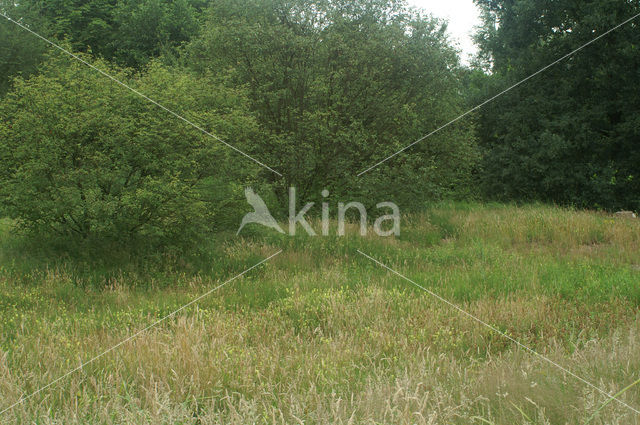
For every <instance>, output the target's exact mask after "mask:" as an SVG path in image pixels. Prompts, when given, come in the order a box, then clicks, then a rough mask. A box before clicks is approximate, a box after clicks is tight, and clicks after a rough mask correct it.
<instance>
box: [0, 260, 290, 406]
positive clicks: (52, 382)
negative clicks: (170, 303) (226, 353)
mask: <svg viewBox="0 0 640 425" xmlns="http://www.w3.org/2000/svg"><path fill="white" fill-rule="evenodd" d="M281 252H282V250H279V251H278V252H276V253H275V254H271V255H270V256H269V257H267V258H265V259H264V260H262V261H260V262H259V263H256V264H254V265H253V266H251V267H249V268H248V269H246V270H245V271H243V272H242V273H239V274H237V275H235V276H234V277H232V278H231V279H229V280H227V281H226V282H224V283H221V284H220V285H218V286H216V287H215V288H213V289H210V290H208V291H207V292H205V293H204V294H202V295H200V296H199V297H197V298H195V299H193V300H191V301H189V302H188V303H187V304H185V305H183V306H182V307H180V308H179V309H177V310H174V311H172V312H171V313H169V314H167V315H166V316H164V317H162V318H160V319H158V320H156V321H155V322H153V323H152V324H150V325H149V326H147V327H146V328H144V329H142V330H139V331H138V332H136V333H134V334H133V335H130V336H129V337H127V338H125V339H123V340H122V341H120V342H119V343H117V344H116V345H114V346H113V347H111V348H109V349H108V350H105V351H103V352H102V353H100V354H98V355H97V356H95V357H93V358H91V359H89V360H87V361H86V362H84V363H82V364H81V365H80V366H78V367H76V368H75V369H73V370H70V371H69V372H67V373H65V374H64V375H62V376H60V377H58V378H56V379H54V380H53V381H51V382H49V383H48V384H47V385H45V386H44V387H41V388H39V389H37V390H36V391H34V392H32V393H31V394H29V395H26V396H23V397H21V398H20V399H19V400H18V401H16V402H15V403H13V404H12V405H10V406H9V407H6V408H5V409H3V410H1V411H0V415H2V414H3V413H5V412H6V411H8V410H10V409H12V408H14V407H15V406H17V405H18V404H20V403H23V402H24V401H26V400H28V399H30V398H31V397H33V396H34V395H36V394H38V393H40V392H42V391H44V390H46V389H47V388H49V387H51V386H52V385H55V384H56V383H58V382H60V381H61V380H63V379H64V378H66V377H67V376H69V375H71V374H72V373H74V372H77V371H79V370H80V369H82V368H83V367H85V366H86V365H88V364H89V363H92V362H94V361H96V360H98V359H99V358H100V357H102V356H104V355H105V354H108V353H110V352H111V351H113V350H115V349H116V348H118V347H120V346H121V345H123V344H125V343H127V342H129V341H131V340H132V339H134V338H136V337H137V336H139V335H140V334H142V333H144V332H146V331H148V330H149V329H151V328H153V327H154V326H156V325H158V324H159V323H160V322H162V321H164V320H166V319H168V318H170V317H173V316H175V315H176V314H177V313H178V312H180V311H182V310H184V309H185V308H187V307H189V306H190V305H193V304H194V303H196V302H198V301H200V300H201V299H203V298H204V297H206V296H207V295H210V294H211V293H213V292H214V291H217V290H218V289H220V288H222V287H223V286H225V285H226V284H228V283H230V282H233V281H234V280H236V279H237V278H239V277H240V276H243V275H244V274H246V273H248V272H249V271H251V270H253V269H255V268H256V267H258V266H259V265H261V264H263V263H265V262H267V261H269V260H270V259H272V258H273V257H275V256H276V255H278V254H280V253H281Z"/></svg>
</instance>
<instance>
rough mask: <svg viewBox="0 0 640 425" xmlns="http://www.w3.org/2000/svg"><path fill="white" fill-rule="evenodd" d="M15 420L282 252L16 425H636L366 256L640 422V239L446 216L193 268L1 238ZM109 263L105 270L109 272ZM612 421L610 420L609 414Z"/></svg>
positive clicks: (4, 342) (5, 344)
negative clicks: (80, 254)
mask: <svg viewBox="0 0 640 425" xmlns="http://www.w3.org/2000/svg"><path fill="white" fill-rule="evenodd" d="M2 226H3V230H2V232H3V233H2V234H3V236H2V239H1V241H0V246H1V247H2V250H1V251H0V400H2V401H1V402H0V410H1V409H2V408H3V407H4V406H7V405H9V404H11V403H13V402H14V401H17V400H18V399H19V398H20V396H21V395H23V394H28V393H30V392H32V391H34V390H36V389H38V388H40V387H41V386H43V385H46V384H47V383H49V382H51V381H52V380H53V379H55V378H56V377H58V376H60V375H62V374H64V373H65V372H66V371H68V370H71V369H73V368H74V367H76V366H77V365H79V364H80V363H81V362H82V361H83V360H87V359H89V358H91V357H92V356H94V355H96V354H98V353H100V352H102V351H103V350H104V349H106V348H108V347H110V346H112V345H114V344H116V343H117V342H119V341H120V340H122V339H124V338H125V337H127V336H128V335H130V334H132V333H133V332H135V330H137V329H141V328H143V327H145V326H146V325H148V324H149V323H152V322H153V321H154V320H156V319H157V318H159V317H162V316H164V315H165V314H167V313H168V312H170V311H173V310H174V309H176V308H178V307H179V306H181V305H183V304H185V303H186V302H188V301H189V300H191V299H193V298H194V297H195V296H197V295H198V294H201V293H203V292H205V291H206V290H208V289H209V288H212V287H213V286H214V285H216V284H217V283H219V282H221V281H223V280H226V279H227V278H229V277H231V276H232V275H234V274H236V273H237V272H239V271H242V270H243V269H245V268H246V267H248V266H250V265H252V264H254V263H255V262H257V261H259V260H260V259H262V258H264V257H267V256H268V255H270V254H271V253H273V252H275V251H276V250H277V249H280V248H283V249H284V252H283V253H282V254H281V255H279V256H278V257H275V258H274V259H273V261H271V262H269V263H267V264H265V265H264V266H263V267H261V268H260V269H257V270H255V271H253V272H252V273H250V274H249V275H247V276H245V277H244V278H242V279H239V280H237V281H234V282H233V283H232V284H230V285H229V286H226V287H224V288H222V289H221V290H220V291H217V292H215V293H213V294H211V295H210V296H209V297H207V298H205V299H203V300H202V301H201V302H199V303H198V305H196V306H192V307H190V308H188V309H187V310H185V311H184V312H182V313H181V314H180V315H178V316H176V317H174V318H172V319H170V320H168V321H167V322H164V323H163V324H161V325H160V326H158V327H157V328H154V329H153V330H150V331H149V332H147V333H145V334H143V335H141V336H140V337H138V338H136V339H135V340H133V341H131V342H129V343H127V344H125V345H123V346H121V347H119V348H118V349H117V351H115V352H113V353H111V354H109V355H107V356H104V357H102V358H100V359H99V360H97V361H96V362H94V363H91V364H90V365H88V366H86V367H85V368H84V369H83V370H82V371H79V372H77V373H75V374H73V375H72V376H70V377H68V378H66V379H65V380H63V381H62V382H60V383H59V384H58V385H56V386H55V387H52V388H49V389H47V390H45V391H43V392H42V393H40V394H38V395H37V396H35V397H33V398H31V399H29V400H27V401H26V402H24V403H22V404H20V405H18V406H16V407H14V408H13V409H11V410H10V411H8V412H6V413H5V414H4V415H2V416H0V422H2V421H3V420H4V421H6V422H8V423H16V422H17V423H65V424H66V423H83V424H84V423H185V424H191V423H192V424H197V423H200V424H202V423H211V424H213V423H221V424H222V423H224V424H247V423H265V424H266V423H283V424H285V423H286V424H289V423H305V424H325V423H338V424H340V423H343V424H348V423H351V424H360V423H366V424H374V423H388V424H402V423H406V424H414V423H416V424H421V423H424V424H434V423H436V424H473V423H478V424H481V423H495V424H515V423H517V424H520V423H522V424H524V423H534V424H582V423H584V422H586V421H588V420H591V422H590V423H592V424H635V423H639V422H640V418H639V417H638V416H637V415H635V414H634V413H633V412H632V411H631V410H629V409H627V408H625V407H624V406H622V405H620V404H618V403H616V402H612V403H607V400H608V399H607V398H606V397H604V396H603V395H601V394H600V393H598V392H597V391H595V390H593V389H591V388H589V387H587V386H585V385H584V384H582V383H580V382H579V381H576V380H575V379H573V378H572V377H570V376H565V375H564V374H563V373H562V372H561V371H559V370H558V369H556V368H554V367H552V366H551V365H549V364H548V363H546V362H544V361H542V360H540V359H539V358H537V357H535V356H533V355H531V354H529V353H527V352H523V351H522V350H518V349H517V347H514V346H513V344H511V343H509V341H508V340H505V339H504V338H502V337H501V336H499V335H497V334H495V333H493V332H492V331H491V330H489V329H487V328H484V327H482V326H480V325H478V324H477V323H476V322H473V321H470V320H468V319H466V318H465V317H463V316H461V315H460V314H458V313H457V312H456V311H455V310H452V309H451V308H449V307H447V306H446V305H444V304H442V303H440V302H439V301H438V300H436V299H433V298H432V297H430V296H429V295H428V294H426V293H424V292H422V291H420V290H418V289H417V288H415V287H412V286H408V285H407V284H406V282H405V281H403V280H402V279H399V278H397V277H395V276H394V275H392V274H390V273H388V272H386V271H385V270H384V269H382V268H380V267H379V266H377V265H375V264H373V263H372V262H371V261H369V260H367V259H365V258H363V257H362V256H360V255H359V254H357V252H356V249H360V250H362V251H364V252H367V253H368V254H370V255H372V256H373V257H375V258H378V259H379V260H380V261H383V262H385V263H387V264H389V265H390V266H391V267H393V268H394V269H396V270H398V271H400V272H401V273H403V274H405V275H407V276H408V277H410V278H411V279H413V280H415V281H416V282H418V283H420V284H421V285H423V286H425V287H429V288H430V289H431V290H433V291H435V292H437V293H438V294H440V295H442V296H444V297H446V298H448V299H450V300H452V301H454V302H456V303H458V304H459V305H460V306H461V307H462V308H464V309H466V310H467V311H469V312H470V313H472V314H474V315H476V316H478V317H480V318H482V319H483V320H485V321H486V322H488V323H491V324H493V325H494V326H496V327H498V328H499V329H501V330H503V331H504V332H506V333H508V334H509V335H510V336H512V337H514V338H516V339H518V340H519V341H521V342H522V343H524V344H527V345H529V346H530V347H532V348H534V349H535V350H537V351H539V352H541V353H543V354H544V355H545V356H548V357H549V358H550V359H552V360H553V361H555V362H557V363H559V364H562V365H563V366H564V367H566V368H568V369H570V370H571V371H573V372H574V373H576V374H577V375H579V376H581V377H583V378H584V379H586V380H588V381H590V382H592V383H594V384H595V385H597V386H599V387H600V388H602V389H603V390H605V391H607V392H609V393H611V394H614V393H618V392H620V399H621V400H623V401H625V402H626V403H628V404H631V405H633V406H636V408H639V407H640V389H639V386H631V387H629V388H628V390H626V391H624V392H621V390H623V389H625V387H627V386H629V384H631V383H633V382H635V381H637V380H638V378H640V346H639V344H640V341H639V338H638V331H639V330H640V316H639V315H638V306H639V305H640V292H639V289H638V287H639V286H640V285H639V283H640V271H639V270H638V267H637V266H638V265H640V224H638V222H636V221H633V220H623V219H613V218H612V217H610V216H607V215H604V214H599V213H591V212H585V211H572V210H567V209H559V208H554V207H548V206H542V205H534V206H524V207H515V206H504V205H478V204H441V205H437V206H434V207H433V208H430V209H429V210H427V211H425V213H424V214H418V215H412V216H409V217H405V218H404V219H403V227H402V233H401V236H400V237H398V238H393V239H389V238H379V237H377V236H374V235H372V234H370V235H369V236H366V237H364V238H361V237H360V236H358V235H357V231H358V226H357V224H353V225H351V226H348V229H347V230H348V234H347V236H345V237H343V238H339V237H336V236H332V237H326V238H322V237H309V236H304V235H299V236H296V237H295V238H290V237H286V236H283V235H280V234H275V233H270V232H269V231H262V230H260V229H253V233H252V234H251V236H249V237H245V238H236V237H235V236H234V235H232V234H231V233H229V234H218V235H216V238H215V240H212V241H211V243H210V245H208V246H205V247H203V248H202V251H201V252H200V253H199V254H198V255H195V256H192V257H177V258H164V257H162V256H160V257H158V258H154V257H153V256H151V257H147V258H146V259H145V260H144V261H131V262H127V261H125V260H122V261H120V260H119V261H107V260H106V259H105V260H104V261H102V263H101V264H102V266H101V267H97V266H95V264H94V263H92V262H91V261H88V260H87V259H82V260H78V259H76V258H73V257H69V256H67V257H64V258H60V257H59V258H56V257H50V256H49V255H50V254H49V253H46V250H45V251H41V252H44V253H42V254H38V255H35V254H34V253H37V251H36V250H32V249H31V248H30V247H29V246H28V245H25V244H26V243H27V242H25V241H23V240H20V239H19V238H17V237H15V236H11V235H10V234H9V233H8V228H9V227H10V223H9V222H7V221H4V222H2ZM96 263H100V261H98V260H96ZM596 413H597V414H596Z"/></svg>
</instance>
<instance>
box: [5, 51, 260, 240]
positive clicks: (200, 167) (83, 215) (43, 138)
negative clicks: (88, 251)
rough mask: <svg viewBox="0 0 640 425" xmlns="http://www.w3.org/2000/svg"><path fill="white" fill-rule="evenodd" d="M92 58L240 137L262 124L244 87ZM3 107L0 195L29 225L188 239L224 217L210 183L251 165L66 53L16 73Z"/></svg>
mask: <svg viewBox="0 0 640 425" xmlns="http://www.w3.org/2000/svg"><path fill="white" fill-rule="evenodd" d="M85 59H86V60H90V59H89V57H85ZM96 66H98V67H101V68H105V69H108V72H109V73H111V74H113V75H115V76H116V78H118V79H120V80H122V81H126V82H127V84H130V85H131V86H132V87H134V88H135V89H136V90H139V91H140V92H142V93H145V94H147V95H149V96H150V97H152V98H154V99H157V100H158V101H159V102H161V103H162V104H164V105H166V106H167V107H168V108H170V109H172V110H174V111H176V112H177V113H179V114H182V115H184V116H185V117H186V118H188V119H190V120H193V121H194V122H197V123H198V124H199V125H201V126H202V127H203V128H205V129H206V130H208V131H211V132H213V133H216V134H217V135H220V136H222V137H231V136H233V140H234V142H235V143H237V144H239V147H243V142H242V141H243V140H247V139H248V138H249V137H248V136H249V135H250V134H252V133H253V132H254V131H255V126H254V123H253V121H252V120H251V119H250V118H248V117H247V115H245V114H244V113H243V112H242V110H243V108H244V103H243V97H242V96H241V94H239V93H238V92H236V91H232V90H228V89H224V88H223V87H221V86H220V85H216V84H215V83H213V82H212V81H211V79H208V78H202V77H201V78H199V79H194V78H192V77H191V76H189V75H187V74H185V73H180V72H178V71H176V70H172V71H169V70H167V69H164V68H163V67H161V66H159V65H152V66H151V67H150V68H149V69H148V71H147V72H145V73H144V74H142V75H138V74H136V75H129V74H127V73H126V72H125V71H123V70H120V69H116V68H113V67H108V65H106V64H105V63H102V62H97V63H96ZM0 117H1V121H0V162H1V163H2V164H3V165H2V169H1V171H0V173H1V174H0V200H1V203H2V205H3V208H4V210H5V211H6V212H7V213H8V214H9V215H10V216H11V217H13V218H15V219H17V220H18V223H19V224H20V225H21V226H22V227H24V228H27V229H30V230H33V231H39V232H54V233H56V234H63V235H67V236H68V235H76V236H78V237H80V238H83V239H85V238H89V237H99V238H112V239H127V240H128V239H130V238H133V237H135V236H145V237H153V238H158V239H161V240H172V241H173V240H179V239H185V240H188V239H190V238H192V237H193V236H194V235H195V234H196V233H198V232H200V231H201V230H202V229H203V227H205V226H207V225H209V224H212V222H213V220H215V219H216V216H215V213H216V205H214V204H213V203H212V202H210V201H211V200H213V199H215V196H214V195H212V194H211V193H205V192H204V189H203V188H204V187H208V188H212V187H213V188H215V187H216V186H217V189H216V190H219V191H228V190H229V187H228V186H229V183H228V182H229V181H230V179H233V178H235V179H240V178H242V177H243V175H244V173H245V172H244V171H243V170H246V169H249V170H253V168H252V166H251V164H250V163H243V164H242V166H241V165H238V164H237V165H236V166H234V167H231V166H230V161H229V159H228V156H229V155H235V153H232V151H230V150H229V149H228V148H227V147H225V146H223V145H222V144H220V143H219V142H218V141H216V140H214V139H212V138H210V137H208V136H206V135H204V134H202V133H201V132H199V131H198V130H196V129H194V128H193V127H191V126H189V125H187V124H186V123H184V122H183V121H181V120H179V119H176V118H175V117H173V116H172V115H170V114H169V113H167V112H166V111H163V110H161V109H160V108H158V107H157V106H155V105H153V104H151V103H149V102H148V101H146V100H145V99H143V98H141V97H140V96H138V95H136V94H134V93H133V92H131V91H130V90H127V89H125V88H123V87H122V86H120V85H118V84H116V83H115V82H113V81H111V80H110V79H108V78H106V77H105V76H103V75H100V74H99V73H97V72H96V71H94V70H92V69H90V68H88V67H87V66H85V65H83V64H80V63H79V62H77V61H74V60H71V59H69V58H67V57H62V58H57V59H55V58H54V59H51V60H50V61H49V62H48V63H47V65H46V66H45V68H44V69H43V70H42V72H41V73H40V74H39V75H38V76H36V77H33V78H31V79H28V80H17V81H16V82H15V89H14V91H13V92H11V93H10V94H8V95H7V97H6V99H5V100H4V101H3V103H2V104H0ZM233 159H237V158H236V157H235V156H234V157H233ZM214 180H215V181H217V182H218V184H217V185H212V184H211V182H212V181H214ZM225 184H226V186H224V185H225Z"/></svg>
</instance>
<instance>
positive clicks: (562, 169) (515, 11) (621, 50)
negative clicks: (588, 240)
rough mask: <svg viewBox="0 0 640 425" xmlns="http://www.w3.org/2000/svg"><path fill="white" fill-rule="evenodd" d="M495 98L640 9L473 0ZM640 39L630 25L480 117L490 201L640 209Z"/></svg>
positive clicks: (614, 3) (612, 3) (628, 4)
mask: <svg viewBox="0 0 640 425" xmlns="http://www.w3.org/2000/svg"><path fill="white" fill-rule="evenodd" d="M476 3H477V4H478V5H479V6H480V7H481V9H482V10H483V16H484V27H483V29H482V31H480V33H479V34H478V37H477V39H478V42H479V44H480V48H481V52H482V53H483V55H484V59H485V60H487V61H489V62H491V63H492V76H491V79H492V82H491V83H490V84H489V87H491V88H492V90H490V92H487V93H485V96H488V95H490V94H493V93H495V92H497V91H499V90H500V89H501V88H506V87H508V86H510V85H511V84H513V83H515V82H516V81H519V80H521V79H522V78H524V77H526V76H528V75H530V74H532V73H534V72H536V71H538V70H539V69H541V68H542V67H544V66H546V65H547V64H549V63H551V62H553V61H555V60H556V59H558V58H560V57H562V56H563V55H565V54H567V53H569V52H571V51H572V50H574V49H576V48H577V47H579V46H581V45H583V44H584V43H586V42H588V41H590V40H592V39H593V38H595V37H596V36H598V35H599V34H602V33H604V32H605V31H606V30H608V29H610V28H612V27H614V26H615V25H617V24H619V23H620V22H622V21H624V20H625V19H627V18H629V17H631V16H633V15H635V14H637V13H638V12H639V11H640V4H638V2H637V1H628V0H606V1H601V0H599V1H583V2H575V1H569V0H562V1H552V2H551V1H548V0H476ZM638 69H640V33H638V23H637V22H632V23H630V24H627V25H625V26H623V27H621V28H619V29H617V30H616V31H614V32H612V33H610V34H608V35H606V36H605V37H603V38H602V39H600V40H598V41H596V42H595V43H593V44H591V45H589V46H587V47H585V48H584V49H582V50H581V51H579V52H578V53H576V54H575V55H573V56H571V57H570V58H568V59H566V60H564V61H563V62H561V63H559V64H557V65H555V66H554V67H552V68H550V69H548V70H546V71H545V72H544V73H543V74H540V75H538V76H536V77H535V78H533V79H531V80H530V81H528V82H526V83H525V84H523V85H522V86H520V87H518V88H517V89H515V90H513V91H511V92H509V93H508V94H506V95H504V96H502V97H501V98H500V99H498V100H496V101H495V102H493V103H492V104H490V105H487V107H485V108H483V111H482V117H481V120H480V125H479V135H480V140H481V146H482V147H483V150H484V152H485V161H484V170H485V171H486V175H485V181H486V186H487V188H488V192H489V193H490V194H491V195H492V196H496V197H499V198H507V199H539V200H544V201H553V202H559V203H564V204H573V205H577V206H589V207H600V208H608V209H620V208H624V209H640V121H639V119H638V116H639V114H638V112H639V111H640V99H639V97H638V96H636V95H634V93H638V92H639V89H640V79H638V72H637V70H638Z"/></svg>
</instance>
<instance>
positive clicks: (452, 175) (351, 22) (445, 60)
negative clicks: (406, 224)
mask: <svg viewBox="0 0 640 425" xmlns="http://www.w3.org/2000/svg"><path fill="white" fill-rule="evenodd" d="M188 53H189V55H188V57H187V61H188V62H189V64H190V65H191V66H192V67H193V68H195V69H196V70H198V71H201V72H205V71H216V70H217V71H219V72H225V73H226V72H227V70H229V71H231V75H232V79H231V81H230V82H231V83H232V84H235V85H236V86H243V87H244V86H246V87H248V89H249V94H250V99H251V106H252V109H253V110H254V111H255V112H256V114H257V117H258V119H259V122H260V124H261V126H262V128H264V129H265V132H266V133H267V135H268V137H267V138H266V140H265V141H264V142H263V143H261V144H260V145H259V146H257V148H256V150H255V151H254V153H255V155H257V156H258V157H260V158H264V161H265V162H267V163H268V164H270V165H271V166H274V167H276V168H277V169H278V170H280V171H282V172H283V173H284V174H285V179H283V180H282V181H278V182H273V183H276V184H275V188H276V191H277V194H278V196H279V197H280V199H281V200H283V201H284V200H285V199H286V188H287V187H289V186H296V187H297V188H298V194H299V197H300V198H302V199H306V200H309V199H316V200H320V191H321V190H322V189H324V188H328V189H329V190H330V192H331V193H332V196H335V197H340V198H345V197H349V198H350V199H359V200H362V201H364V202H365V203H367V204H369V205H371V204H375V203H376V202H378V201H380V200H383V199H387V200H388V199H393V200H394V201H396V202H397V203H399V204H400V205H401V206H403V207H405V208H407V207H417V206H420V205H421V203H422V202H424V201H425V200H427V199H434V198H440V197H444V196H452V195H455V194H458V195H459V194H461V193H463V192H465V190H466V187H468V183H469V178H470V171H471V170H472V169H473V167H474V165H475V163H476V162H477V154H476V151H475V144H474V136H473V129H472V127H471V125H469V123H461V125H460V126H458V127H457V128H456V129H451V130H446V131H443V132H441V133H439V134H438V135H436V136H434V137H432V138H430V139H429V140H428V141H426V142H425V143H422V144H420V145H418V146H415V147H414V148H412V149H411V150H410V151H409V152H407V154H402V155H399V156H398V157H397V158H395V159H394V160H393V161H391V162H389V163H387V164H385V165H384V166H383V167H380V168H378V169H376V170H375V171H372V172H370V173H368V174H365V175H364V176H363V177H359V178H358V177H356V176H355V174H357V173H358V172H359V171H362V170H364V169H365V168H367V167H368V166H370V165H373V164H374V163H375V162H377V161H378V160H381V159H383V158H385V157H386V156H388V155H390V154H392V153H394V152H395V151H397V150H398V149H399V148H401V147H404V146H406V145H407V144H409V143H411V142H412V141H414V140H416V139H417V138H418V137H420V136H422V135H424V134H425V133H427V132H429V131H431V130H433V129H434V128H436V127H437V126H438V125H439V124H443V123H444V122H446V121H448V120H449V119H450V118H451V117H452V116H455V115H456V114H458V113H459V112H461V108H462V106H463V104H462V101H461V99H460V98H459V92H460V84H459V78H458V73H459V71H460V68H459V64H458V59H457V56H456V52H455V50H454V49H453V48H452V47H451V46H450V45H449V43H448V40H447V38H446V33H445V27H444V26H443V25H442V24H441V23H440V22H438V21H436V20H434V19H431V18H430V17H426V16H421V15H420V14H418V13H416V12H412V11H410V10H409V9H408V8H407V7H406V6H405V3H404V2H403V1H387V0H359V1H331V2H329V1H320V2H311V1H306V0H297V1H293V2H291V1H282V0H269V1H262V0H261V1H254V0H243V1H236V0H233V1H231V0H229V1H227V0H224V1H218V2H215V3H213V4H212V6H211V8H210V10H209V11H208V15H207V20H206V24H205V26H204V29H203V34H202V36H201V37H199V38H198V39H196V40H195V41H193V42H192V43H191V45H190V47H189V48H188ZM266 178H267V179H272V178H273V176H266Z"/></svg>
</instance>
